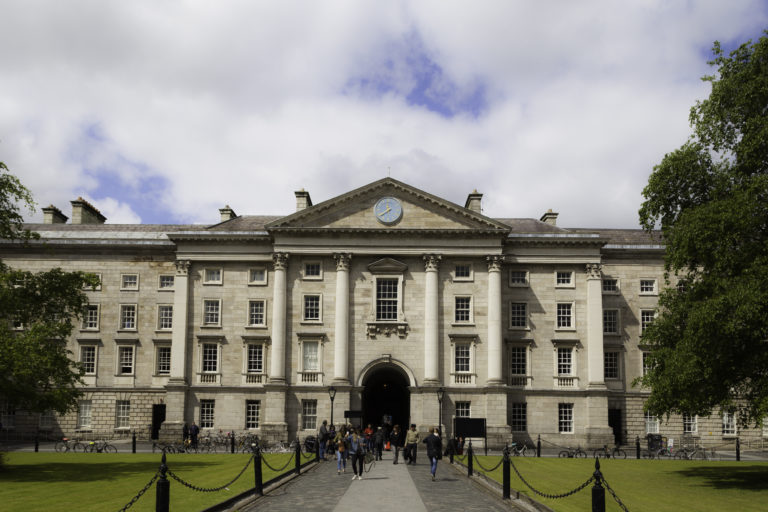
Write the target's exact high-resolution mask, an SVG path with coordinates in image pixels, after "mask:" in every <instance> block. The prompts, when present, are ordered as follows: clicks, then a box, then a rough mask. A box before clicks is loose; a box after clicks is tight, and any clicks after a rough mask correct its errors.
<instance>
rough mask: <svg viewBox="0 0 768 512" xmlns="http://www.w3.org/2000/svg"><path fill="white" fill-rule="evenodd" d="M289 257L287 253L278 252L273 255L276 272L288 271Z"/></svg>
mask: <svg viewBox="0 0 768 512" xmlns="http://www.w3.org/2000/svg"><path fill="white" fill-rule="evenodd" d="M288 257H289V254H288V253H287V252H276V253H274V254H273V255H272V262H273V263H274V264H275V270H287V269H288Z"/></svg>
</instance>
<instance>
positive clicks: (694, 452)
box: [675, 446, 709, 460]
mask: <svg viewBox="0 0 768 512" xmlns="http://www.w3.org/2000/svg"><path fill="white" fill-rule="evenodd" d="M675 459H676V460H709V454H708V453H707V450H705V449H704V448H702V447H701V446H694V447H693V448H688V447H683V448H680V449H679V450H677V452H676V453H675Z"/></svg>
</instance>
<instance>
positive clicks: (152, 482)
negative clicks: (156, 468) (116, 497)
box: [118, 473, 160, 512]
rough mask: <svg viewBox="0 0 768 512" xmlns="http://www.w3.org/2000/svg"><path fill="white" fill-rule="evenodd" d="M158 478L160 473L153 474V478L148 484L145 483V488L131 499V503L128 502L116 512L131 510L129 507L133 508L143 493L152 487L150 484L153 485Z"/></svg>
mask: <svg viewBox="0 0 768 512" xmlns="http://www.w3.org/2000/svg"><path fill="white" fill-rule="evenodd" d="M159 476H160V473H155V476H153V477H152V479H151V480H150V481H149V482H147V485H145V486H144V488H143V489H142V490H140V491H139V492H138V493H137V494H136V496H134V497H133V499H132V500H131V501H129V502H128V503H127V504H126V505H125V506H124V507H123V508H121V509H120V510H119V511H118V512H125V511H126V510H128V509H129V508H131V507H132V506H133V504H134V503H136V502H137V501H139V498H141V497H142V496H143V495H144V493H145V492H147V491H148V490H149V488H150V487H152V484H154V483H155V480H157V478H158V477H159Z"/></svg>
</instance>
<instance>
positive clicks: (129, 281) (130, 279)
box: [120, 274, 139, 290]
mask: <svg viewBox="0 0 768 512" xmlns="http://www.w3.org/2000/svg"><path fill="white" fill-rule="evenodd" d="M120 289H121V290H138V289H139V274H120Z"/></svg>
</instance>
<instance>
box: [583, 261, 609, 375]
mask: <svg viewBox="0 0 768 512" xmlns="http://www.w3.org/2000/svg"><path fill="white" fill-rule="evenodd" d="M601 268H602V267H601V266H600V265H598V264H594V263H590V264H589V265H587V268H586V272H587V361H588V363H587V381H588V385H589V387H590V388H593V387H598V388H604V387H605V367H604V365H605V362H604V360H603V288H602V274H601Z"/></svg>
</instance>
